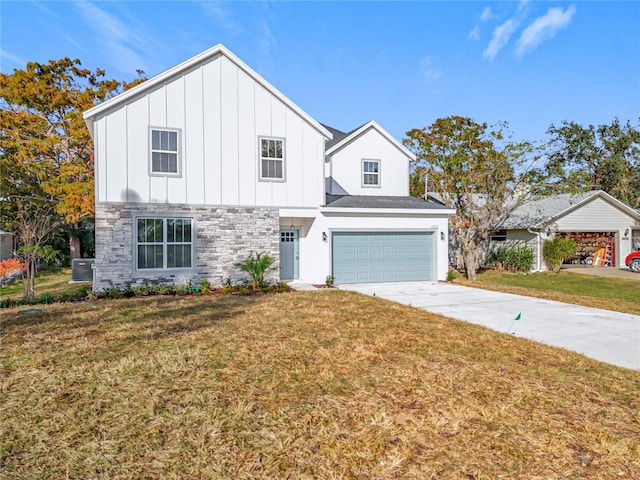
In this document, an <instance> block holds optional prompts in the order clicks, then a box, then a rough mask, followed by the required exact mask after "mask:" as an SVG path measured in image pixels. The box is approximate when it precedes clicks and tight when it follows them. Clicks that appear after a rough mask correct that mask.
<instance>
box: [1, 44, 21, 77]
mask: <svg viewBox="0 0 640 480" xmlns="http://www.w3.org/2000/svg"><path fill="white" fill-rule="evenodd" d="M0 57H2V69H3V70H5V69H6V66H7V63H9V64H13V65H14V68H25V67H26V65H27V63H28V60H27V59H26V58H24V57H21V56H20V55H15V54H13V53H11V52H7V51H6V50H4V49H0ZM5 73H7V72H5Z"/></svg>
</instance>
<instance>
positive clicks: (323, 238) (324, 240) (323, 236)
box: [322, 232, 327, 242]
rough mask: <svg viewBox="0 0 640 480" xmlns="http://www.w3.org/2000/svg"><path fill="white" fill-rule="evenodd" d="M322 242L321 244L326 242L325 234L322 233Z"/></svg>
mask: <svg viewBox="0 0 640 480" xmlns="http://www.w3.org/2000/svg"><path fill="white" fill-rule="evenodd" d="M322 241H323V242H326V241H327V232H322Z"/></svg>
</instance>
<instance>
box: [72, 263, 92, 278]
mask: <svg viewBox="0 0 640 480" xmlns="http://www.w3.org/2000/svg"><path fill="white" fill-rule="evenodd" d="M95 262H96V259H95V258H74V259H73V260H71V281H72V282H93V264H94V263H95Z"/></svg>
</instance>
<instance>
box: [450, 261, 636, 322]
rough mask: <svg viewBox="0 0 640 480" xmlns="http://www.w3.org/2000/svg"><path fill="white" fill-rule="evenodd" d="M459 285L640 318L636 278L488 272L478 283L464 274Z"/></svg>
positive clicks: (576, 274)
mask: <svg viewBox="0 0 640 480" xmlns="http://www.w3.org/2000/svg"><path fill="white" fill-rule="evenodd" d="M455 283H458V284H460V285H465V286H468V287H475V288H484V289H486V290H495V291H498V292H505V293H513V294H516V295H526V296H528V297H537V298H544V299H547V300H555V301H557V302H564V303H573V304H575V305H584V306H586V307H593V308H603V309H605V310H613V311H616V312H624V313H631V314H634V315H640V283H639V282H638V281H637V280H635V279H634V280H630V279H625V278H603V277H596V276H591V275H580V274H578V273H573V272H565V271H560V272H559V273H552V272H540V273H534V274H528V275H525V274H522V273H508V272H504V271H502V272H498V271H493V270H486V271H484V272H481V273H479V274H478V278H477V280H476V281H474V282H470V281H468V280H467V279H466V278H464V276H462V275H460V276H458V278H456V279H455Z"/></svg>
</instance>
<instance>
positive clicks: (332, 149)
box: [325, 120, 416, 160]
mask: <svg viewBox="0 0 640 480" xmlns="http://www.w3.org/2000/svg"><path fill="white" fill-rule="evenodd" d="M371 129H373V130H375V131H377V132H378V133H379V134H380V135H382V136H383V137H385V138H386V139H387V140H388V141H389V143H391V144H392V145H393V146H394V147H396V148H397V149H398V150H400V152H402V153H403V154H404V155H406V156H407V157H409V158H410V159H411V160H415V159H416V156H415V155H414V154H413V153H412V152H411V151H409V150H408V149H407V148H406V147H405V146H404V145H402V144H401V143H400V142H399V141H398V140H396V139H395V138H393V137H392V136H391V134H390V133H389V132H387V131H386V130H385V129H384V128H382V127H381V126H380V125H378V124H377V123H376V122H375V121H374V120H371V121H369V122H367V123H365V124H364V125H362V126H360V127H358V128H356V129H355V130H351V131H350V132H349V133H346V134H344V137H342V138H341V139H340V140H338V141H337V142H329V143H330V145H329V144H327V149H326V152H325V155H332V154H334V153H336V152H337V151H338V150H340V149H342V148H344V147H345V146H347V145H348V144H350V143H351V142H353V141H354V140H356V139H357V138H358V137H360V136H362V135H364V134H365V133H367V132H368V131H369V130H371ZM338 133H340V134H342V133H343V132H339V131H338Z"/></svg>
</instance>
